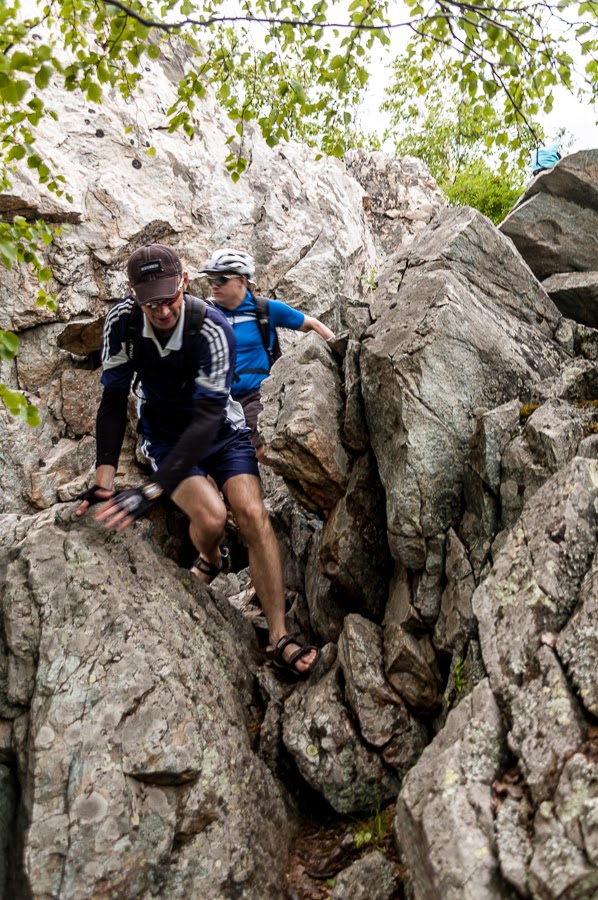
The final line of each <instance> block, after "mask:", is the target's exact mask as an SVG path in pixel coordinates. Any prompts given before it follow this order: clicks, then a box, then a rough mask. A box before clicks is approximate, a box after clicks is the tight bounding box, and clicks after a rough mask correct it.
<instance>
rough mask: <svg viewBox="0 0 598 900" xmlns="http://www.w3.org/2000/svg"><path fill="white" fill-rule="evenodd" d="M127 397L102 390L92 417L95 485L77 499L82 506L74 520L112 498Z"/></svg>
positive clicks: (110, 390)
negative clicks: (94, 442) (99, 400)
mask: <svg viewBox="0 0 598 900" xmlns="http://www.w3.org/2000/svg"><path fill="white" fill-rule="evenodd" d="M128 396H129V392H128V390H126V391H125V390H122V389H117V388H104V393H103V394H102V400H101V402H100V406H99V408H98V413H97V416H96V444H97V450H96V476H95V483H94V485H93V487H92V488H90V489H89V490H88V491H84V492H83V495H81V497H82V500H83V502H82V503H81V505H80V506H79V507H78V508H77V511H76V514H77V515H78V516H82V515H84V513H85V512H86V510H87V508H88V507H89V506H91V505H92V504H94V503H99V502H102V501H104V500H108V499H109V498H110V497H111V496H112V494H113V490H112V488H113V485H114V476H115V475H116V467H117V465H118V458H119V456H120V451H121V447H122V442H123V438H124V435H125V428H126V427H127V400H128ZM99 488H102V490H98V489H99ZM85 495H87V496H85Z"/></svg>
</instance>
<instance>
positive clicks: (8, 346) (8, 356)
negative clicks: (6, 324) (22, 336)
mask: <svg viewBox="0 0 598 900" xmlns="http://www.w3.org/2000/svg"><path fill="white" fill-rule="evenodd" d="M18 349H19V339H18V337H17V336H16V334H13V333H12V331H0V357H1V358H2V359H4V360H6V361H7V362H10V361H11V360H12V359H14V358H15V356H16V355H17V351H18Z"/></svg>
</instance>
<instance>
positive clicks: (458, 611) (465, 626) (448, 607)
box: [434, 529, 476, 653]
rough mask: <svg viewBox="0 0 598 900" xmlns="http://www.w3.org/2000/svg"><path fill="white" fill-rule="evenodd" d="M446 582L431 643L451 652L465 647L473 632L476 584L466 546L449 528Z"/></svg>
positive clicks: (438, 648) (439, 648)
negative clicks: (472, 604) (472, 600)
mask: <svg viewBox="0 0 598 900" xmlns="http://www.w3.org/2000/svg"><path fill="white" fill-rule="evenodd" d="M446 579H447V585H446V587H445V589H444V591H443V593H442V603H441V606H440V615H439V616H438V621H437V622H436V627H435V629H434V646H435V648H436V649H437V650H443V651H445V652H447V653H452V652H453V651H454V650H455V649H457V648H462V647H464V646H465V645H466V644H467V642H468V640H469V638H470V637H472V636H473V635H474V633H475V625H476V622H475V617H474V615H473V610H472V608H471V598H472V596H473V592H474V590H475V588H476V583H475V578H474V574H473V569H472V567H471V563H470V562H469V559H468V557H467V553H466V551H465V547H464V546H463V544H462V543H461V541H460V540H459V538H458V537H457V535H456V534H455V532H454V530H453V529H449V531H448V535H447V552H446Z"/></svg>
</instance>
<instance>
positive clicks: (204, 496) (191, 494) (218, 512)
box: [172, 475, 226, 583]
mask: <svg viewBox="0 0 598 900" xmlns="http://www.w3.org/2000/svg"><path fill="white" fill-rule="evenodd" d="M172 499H173V500H174V502H175V503H176V505H177V506H178V507H179V508H180V509H182V510H183V512H184V513H186V515H187V516H188V517H189V537H190V538H191V541H192V543H193V546H194V547H195V549H196V550H197V551H198V553H201V555H202V557H203V558H204V559H205V560H206V562H209V563H212V564H213V565H216V566H217V565H218V564H219V563H220V544H221V543H222V539H223V537H224V528H225V526H226V506H225V505H224V503H223V501H222V497H221V496H220V494H219V493H218V490H217V488H216V486H215V484H214V482H213V481H212V480H211V479H210V480H208V479H207V478H204V477H203V476H202V475H194V476H192V477H191V478H185V480H184V481H182V482H181V483H180V484H179V485H178V487H177V488H176V490H175V491H174V493H173V495H172ZM191 571H192V572H193V574H194V575H196V576H197V578H198V579H199V580H200V581H202V582H204V583H206V582H207V581H208V580H209V576H208V575H206V574H205V573H204V572H200V571H198V570H197V569H195V568H193V569H192V570H191Z"/></svg>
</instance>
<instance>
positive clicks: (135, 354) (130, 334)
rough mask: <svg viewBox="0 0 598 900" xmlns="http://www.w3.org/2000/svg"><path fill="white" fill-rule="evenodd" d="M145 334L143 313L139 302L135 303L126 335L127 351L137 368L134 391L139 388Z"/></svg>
mask: <svg viewBox="0 0 598 900" xmlns="http://www.w3.org/2000/svg"><path fill="white" fill-rule="evenodd" d="M142 334H143V313H142V312H141V307H140V306H139V304H137V303H134V304H133V308H132V309H131V312H130V313H129V321H128V322H127V333H126V336H125V353H126V354H127V356H128V357H129V359H130V360H131V363H132V364H133V369H134V370H135V373H136V374H135V381H134V382H133V393H135V391H136V390H137V385H138V384H139V361H140V359H141V335H142Z"/></svg>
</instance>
